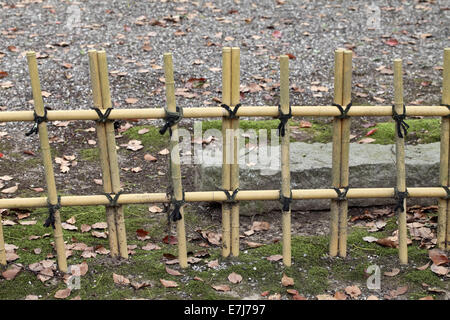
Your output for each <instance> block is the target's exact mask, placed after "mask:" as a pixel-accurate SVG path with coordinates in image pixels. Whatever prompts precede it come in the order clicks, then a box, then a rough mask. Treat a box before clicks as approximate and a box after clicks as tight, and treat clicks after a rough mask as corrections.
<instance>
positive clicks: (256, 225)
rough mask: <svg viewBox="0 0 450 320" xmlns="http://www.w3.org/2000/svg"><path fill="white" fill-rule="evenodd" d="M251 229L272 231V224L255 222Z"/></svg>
mask: <svg viewBox="0 0 450 320" xmlns="http://www.w3.org/2000/svg"><path fill="white" fill-rule="evenodd" d="M251 229H252V230H254V231H267V230H269V229H270V223H268V222H265V221H254V222H253V225H252V227H251Z"/></svg>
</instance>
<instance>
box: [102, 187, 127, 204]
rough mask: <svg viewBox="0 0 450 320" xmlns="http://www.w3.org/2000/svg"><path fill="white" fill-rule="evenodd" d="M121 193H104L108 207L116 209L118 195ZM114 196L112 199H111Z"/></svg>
mask: <svg viewBox="0 0 450 320" xmlns="http://www.w3.org/2000/svg"><path fill="white" fill-rule="evenodd" d="M122 193H123V191H119V192H117V193H104V195H105V196H106V198H108V200H109V205H108V206H109V207H118V206H119V204H118V203H117V201H118V200H119V197H120V195H121V194H122ZM113 196H114V197H113Z"/></svg>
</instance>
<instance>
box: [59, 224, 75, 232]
mask: <svg viewBox="0 0 450 320" xmlns="http://www.w3.org/2000/svg"><path fill="white" fill-rule="evenodd" d="M61 227H62V228H63V229H64V230H71V231H76V230H78V228H77V227H76V226H74V225H71V224H68V223H66V222H63V223H61Z"/></svg>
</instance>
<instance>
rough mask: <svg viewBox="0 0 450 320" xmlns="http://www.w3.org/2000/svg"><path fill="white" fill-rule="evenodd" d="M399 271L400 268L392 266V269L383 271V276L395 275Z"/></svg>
mask: <svg viewBox="0 0 450 320" xmlns="http://www.w3.org/2000/svg"><path fill="white" fill-rule="evenodd" d="M399 273H400V269H398V268H394V269H392V271H386V272H385V273H384V275H385V276H388V277H395V276H396V275H398V274H399Z"/></svg>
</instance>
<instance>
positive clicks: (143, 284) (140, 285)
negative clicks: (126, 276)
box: [131, 281, 153, 290]
mask: <svg viewBox="0 0 450 320" xmlns="http://www.w3.org/2000/svg"><path fill="white" fill-rule="evenodd" d="M131 286H132V287H133V288H134V289H135V290H139V289H141V288H145V287H152V286H153V285H152V283H151V282H150V281H144V282H136V281H132V282H131Z"/></svg>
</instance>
